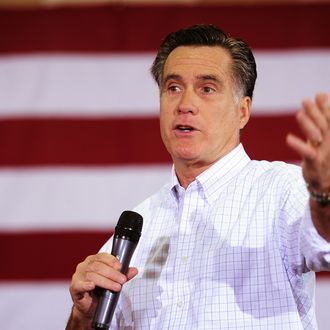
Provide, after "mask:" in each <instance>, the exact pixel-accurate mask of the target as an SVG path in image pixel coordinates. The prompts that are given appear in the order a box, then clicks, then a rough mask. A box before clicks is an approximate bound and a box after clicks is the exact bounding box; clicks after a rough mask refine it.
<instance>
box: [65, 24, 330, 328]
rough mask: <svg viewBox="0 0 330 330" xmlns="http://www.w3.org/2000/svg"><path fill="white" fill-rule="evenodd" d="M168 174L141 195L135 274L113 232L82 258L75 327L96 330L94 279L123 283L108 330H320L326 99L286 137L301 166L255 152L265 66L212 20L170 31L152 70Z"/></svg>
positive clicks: (307, 108) (328, 176) (329, 209)
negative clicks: (246, 142)
mask: <svg viewBox="0 0 330 330" xmlns="http://www.w3.org/2000/svg"><path fill="white" fill-rule="evenodd" d="M152 73H153V76H154V78H155V80H156V82H157V83H158V85H159V89H160V129H161V136H162V139H163V142H164V144H165V146H166V148H167V150H168V152H169V153H170V154H171V156H172V159H173V163H174V166H173V174H172V182H171V183H170V184H168V185H166V186H165V187H163V188H162V189H161V190H160V191H159V192H158V193H156V194H155V195H153V196H151V197H150V198H148V199H147V200H146V201H144V202H143V203H141V204H140V205H139V206H138V207H137V208H136V209H135V211H137V212H138V213H140V214H141V215H142V216H143V218H144V225H143V230H142V237H141V239H140V243H139V245H138V247H137V249H136V251H135V254H134V256H133V259H132V262H131V264H132V265H134V266H136V267H137V268H135V267H131V268H130V269H129V271H128V274H127V276H125V275H123V274H121V273H120V272H119V271H118V270H119V269H120V264H119V261H118V260H117V259H116V258H115V257H113V256H111V255H110V254H109V252H110V251H111V246H112V241H111V240H109V241H108V242H107V243H106V244H105V246H104V247H103V248H102V250H101V251H102V252H101V253H99V254H97V255H93V256H89V257H87V258H86V260H85V261H84V262H82V263H80V264H79V265H78V266H77V270H76V272H75V274H74V275H73V277H72V283H71V287H70V292H71V296H72V299H73V302H74V306H73V309H72V313H71V317H70V320H69V322H68V326H67V329H90V328H91V321H92V317H93V314H94V310H95V306H96V301H95V298H94V297H93V295H92V291H93V289H94V288H95V287H96V286H100V287H102V288H106V289H109V290H114V291H119V290H120V289H121V290H122V292H121V296H120V300H119V303H118V305H117V309H116V312H115V316H114V318H113V320H112V325H111V327H112V328H122V329H133V328H134V329H243V328H244V329H315V328H317V325H316V321H315V314H314V305H313V284H314V280H315V276H314V272H315V271H321V270H330V243H329V242H330V196H329V192H330V108H329V106H328V97H327V95H326V94H319V95H317V96H316V99H315V102H312V101H310V100H308V99H306V100H304V101H303V107H302V110H301V111H300V112H299V113H298V114H297V121H298V124H299V125H300V127H301V129H302V131H303V133H304V136H305V140H302V139H300V138H298V137H296V136H294V135H288V137H287V143H288V145H289V146H290V147H291V148H292V149H293V150H295V151H296V152H297V153H298V154H299V155H300V156H301V157H302V170H301V168H299V167H297V166H294V165H289V164H285V163H283V162H266V161H253V160H250V158H249V157H248V156H247V154H246V153H245V151H244V148H243V146H242V145H241V144H240V132H241V130H242V129H243V128H244V126H245V125H246V124H247V122H248V120H249V117H250V113H251V102H252V94H253V89H254V84H255V79H256V75H257V74H256V65H255V61H254V57H253V55H252V52H251V51H250V49H249V47H248V46H247V45H246V44H245V43H244V42H243V41H241V40H237V39H233V38H230V37H228V36H227V35H226V34H225V33H224V32H222V31H221V30H219V29H218V28H216V27H215V26H212V25H196V26H192V27H189V28H186V29H183V30H179V31H177V32H174V33H171V34H170V35H169V36H167V38H166V39H165V40H164V42H163V44H162V45H161V47H160V50H159V52H158V55H157V57H156V59H155V61H154V63H153V66H152Z"/></svg>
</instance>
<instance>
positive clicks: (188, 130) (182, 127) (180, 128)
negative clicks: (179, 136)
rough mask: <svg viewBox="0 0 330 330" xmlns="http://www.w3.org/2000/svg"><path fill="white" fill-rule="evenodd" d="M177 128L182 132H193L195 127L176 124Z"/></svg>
mask: <svg viewBox="0 0 330 330" xmlns="http://www.w3.org/2000/svg"><path fill="white" fill-rule="evenodd" d="M176 129H177V130H179V131H181V132H191V131H193V130H194V128H193V127H191V126H186V125H178V126H176Z"/></svg>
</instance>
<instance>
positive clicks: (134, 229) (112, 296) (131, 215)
mask: <svg viewBox="0 0 330 330" xmlns="http://www.w3.org/2000/svg"><path fill="white" fill-rule="evenodd" d="M142 223H143V219H142V216H141V215H140V214H138V213H136V212H133V211H124V212H123V213H122V215H121V216H120V218H119V221H118V223H117V226H116V228H115V234H114V238H113V245H112V251H111V254H112V255H113V256H115V257H116V258H117V259H118V260H119V261H120V262H121V264H122V267H121V269H120V272H121V273H123V274H126V273H127V271H128V267H129V263H130V261H131V258H132V256H133V253H134V251H135V248H136V246H137V243H138V241H139V239H140V236H141V230H142ZM98 291H100V295H99V301H98V304H97V307H96V311H95V315H94V319H93V322H92V327H93V329H105V330H106V329H109V327H110V323H111V320H112V317H113V314H114V311H115V308H116V305H117V302H118V299H119V295H120V292H114V291H110V290H106V289H98Z"/></svg>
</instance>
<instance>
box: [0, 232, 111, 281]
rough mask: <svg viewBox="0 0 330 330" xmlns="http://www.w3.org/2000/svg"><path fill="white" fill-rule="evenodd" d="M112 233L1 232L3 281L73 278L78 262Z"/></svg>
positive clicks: (91, 252)
mask: <svg viewBox="0 0 330 330" xmlns="http://www.w3.org/2000/svg"><path fill="white" fill-rule="evenodd" d="M110 235H111V231H110V230H109V232H108V233H105V232H104V231H103V232H98V231H94V232H93V231H91V232H79V231H75V232H35V233H9V234H8V233H0V258H1V263H2V266H1V271H0V280H39V279H47V280H60V279H69V278H70V277H71V276H72V274H73V272H74V270H75V268H76V266H77V264H78V263H79V262H81V261H83V260H84V259H85V258H86V257H87V256H88V255H90V254H95V253H97V252H98V251H99V249H100V248H101V246H102V245H103V244H104V243H105V242H106V240H107V239H108V238H109V237H110Z"/></svg>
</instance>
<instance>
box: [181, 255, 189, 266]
mask: <svg viewBox="0 0 330 330" xmlns="http://www.w3.org/2000/svg"><path fill="white" fill-rule="evenodd" d="M187 261H188V258H187V257H185V256H182V257H181V263H183V264H186V263H187Z"/></svg>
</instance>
